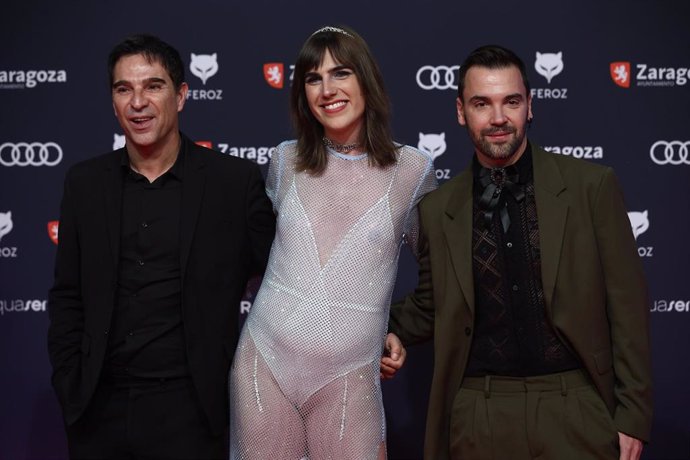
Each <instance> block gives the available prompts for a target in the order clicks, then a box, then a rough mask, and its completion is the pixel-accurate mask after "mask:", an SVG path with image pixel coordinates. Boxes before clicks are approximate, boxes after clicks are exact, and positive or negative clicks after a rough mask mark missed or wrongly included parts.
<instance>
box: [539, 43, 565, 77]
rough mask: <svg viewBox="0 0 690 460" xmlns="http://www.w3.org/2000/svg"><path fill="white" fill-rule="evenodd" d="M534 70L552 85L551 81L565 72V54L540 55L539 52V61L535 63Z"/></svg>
mask: <svg viewBox="0 0 690 460" xmlns="http://www.w3.org/2000/svg"><path fill="white" fill-rule="evenodd" d="M534 69H535V70H536V71H537V73H538V74H539V75H541V76H543V77H544V78H546V81H547V82H548V83H549V84H551V79H552V78H553V77H555V76H556V75H558V74H559V73H561V72H563V53H562V52H561V51H559V52H558V53H540V52H539V51H537V60H536V61H534Z"/></svg>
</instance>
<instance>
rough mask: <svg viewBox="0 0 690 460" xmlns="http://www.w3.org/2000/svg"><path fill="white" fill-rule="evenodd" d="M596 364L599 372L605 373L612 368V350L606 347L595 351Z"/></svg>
mask: <svg viewBox="0 0 690 460" xmlns="http://www.w3.org/2000/svg"><path fill="white" fill-rule="evenodd" d="M592 356H594V364H596V366H597V372H599V374H600V375H601V374H605V373H607V372H609V371H610V370H611V368H612V367H613V357H612V355H611V350H609V349H606V350H602V351H598V352H596V353H594V354H593V355H592Z"/></svg>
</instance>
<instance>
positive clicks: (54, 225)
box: [48, 220, 60, 244]
mask: <svg viewBox="0 0 690 460" xmlns="http://www.w3.org/2000/svg"><path fill="white" fill-rule="evenodd" d="M59 227H60V221H59V220H51V221H50V222H48V236H49V237H50V241H52V242H53V243H55V244H58V229H59Z"/></svg>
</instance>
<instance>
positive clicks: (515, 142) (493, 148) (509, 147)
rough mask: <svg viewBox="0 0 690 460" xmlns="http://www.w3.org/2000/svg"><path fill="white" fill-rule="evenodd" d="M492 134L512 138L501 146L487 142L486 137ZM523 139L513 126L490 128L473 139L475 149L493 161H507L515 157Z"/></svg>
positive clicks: (522, 133)
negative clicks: (507, 135) (508, 135)
mask: <svg viewBox="0 0 690 460" xmlns="http://www.w3.org/2000/svg"><path fill="white" fill-rule="evenodd" d="M494 134H513V137H512V138H510V139H508V141H506V142H504V143H502V144H496V143H492V142H489V141H488V140H487V139H486V136H489V135H494ZM524 139H525V133H524V132H521V133H518V132H517V129H515V127H513V126H503V127H492V128H487V129H483V130H482V131H481V132H480V134H479V137H474V138H473V141H474V143H475V147H476V148H477V149H478V150H479V151H480V152H482V153H483V154H484V155H485V156H486V157H488V158H492V159H494V160H507V159H509V158H511V157H512V156H513V155H515V154H516V153H517V151H518V149H519V148H520V146H521V145H522V141H523V140H524Z"/></svg>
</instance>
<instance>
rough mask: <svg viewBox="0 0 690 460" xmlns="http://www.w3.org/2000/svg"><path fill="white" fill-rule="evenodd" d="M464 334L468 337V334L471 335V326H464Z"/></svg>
mask: <svg viewBox="0 0 690 460" xmlns="http://www.w3.org/2000/svg"><path fill="white" fill-rule="evenodd" d="M465 335H466V336H468V337H469V336H470V335H472V328H471V327H466V328H465Z"/></svg>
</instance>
